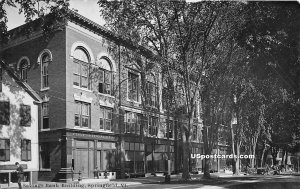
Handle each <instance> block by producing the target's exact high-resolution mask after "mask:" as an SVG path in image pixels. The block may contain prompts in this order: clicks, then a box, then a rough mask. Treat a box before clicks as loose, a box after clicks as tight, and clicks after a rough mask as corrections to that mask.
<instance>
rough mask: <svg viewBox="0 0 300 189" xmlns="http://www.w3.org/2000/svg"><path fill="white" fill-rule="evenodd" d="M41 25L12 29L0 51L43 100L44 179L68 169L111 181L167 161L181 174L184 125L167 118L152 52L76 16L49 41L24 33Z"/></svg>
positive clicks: (198, 147) (197, 140)
mask: <svg viewBox="0 0 300 189" xmlns="http://www.w3.org/2000/svg"><path fill="white" fill-rule="evenodd" d="M38 22H39V20H36V21H34V22H32V23H29V24H27V25H23V26H20V27H18V28H16V29H13V30H11V31H10V35H11V36H12V38H11V39H10V41H9V43H8V44H7V45H4V46H2V47H1V49H0V53H1V58H3V59H4V60H5V61H6V62H7V63H8V64H9V65H10V66H11V67H12V68H14V69H15V70H17V71H18V72H19V73H20V75H21V77H22V78H23V79H24V80H26V81H27V83H28V84H29V85H30V86H32V88H33V89H34V90H35V91H36V92H37V93H39V95H40V96H41V98H42V99H43V104H42V107H41V110H40V114H41V115H40V116H41V120H42V121H41V124H40V126H39V144H40V146H39V150H40V156H39V161H40V167H39V179H40V180H52V181H54V180H58V179H61V178H62V177H63V175H60V174H59V171H60V170H61V169H62V168H68V167H72V168H73V169H74V171H75V172H79V171H81V173H82V176H83V178H94V171H95V170H99V171H108V172H109V173H110V176H111V177H115V176H116V175H117V177H121V176H122V175H124V174H125V173H130V174H141V175H143V174H145V173H153V172H166V171H167V167H168V166H167V159H170V160H171V170H172V171H174V172H178V171H180V170H181V168H182V166H181V162H182V156H181V143H180V137H178V136H179V135H178V132H177V131H178V130H177V129H176V128H178V125H179V124H181V121H180V120H178V119H175V118H174V117H172V116H167V115H166V110H164V107H163V103H162V90H163V86H162V83H163V82H162V76H161V74H160V72H159V66H158V65H157V64H155V63H154V62H153V65H156V66H152V68H151V69H150V70H147V73H144V72H143V71H142V70H143V69H142V67H143V65H145V64H146V63H149V62H150V63H152V59H151V57H152V55H153V54H152V53H151V51H149V50H148V49H146V48H144V47H141V46H137V45H134V44H132V43H131V42H130V41H127V40H125V39H123V38H122V37H120V36H118V35H116V34H113V33H111V32H110V31H108V30H106V29H105V28H103V27H101V26H99V25H98V24H96V23H94V22H92V21H91V20H88V19H87V18H85V17H83V16H81V15H79V14H77V13H72V15H71V17H70V18H69V19H68V22H67V24H65V25H61V26H59V27H58V28H57V30H56V31H55V32H54V33H53V35H51V37H50V38H48V40H46V38H45V37H44V36H43V34H42V32H41V30H40V28H38V27H36V28H35V27H33V28H34V30H33V32H31V33H30V35H29V36H26V35H24V31H25V29H26V27H29V26H30V25H32V26H35V25H39V24H37V23H38ZM124 52H127V54H124ZM136 56H138V57H139V58H138V59H134V58H132V57H136ZM141 86H146V88H147V90H146V91H142V89H141ZM145 96H147V98H143V97H145ZM145 107H147V108H146V109H145ZM197 109H199V107H197ZM197 111H198V110H197ZM197 115H199V111H198V113H197ZM197 120H200V118H197ZM167 122H169V126H170V127H169V128H170V130H169V131H167V126H166V125H167ZM194 128H195V129H194V132H193V135H194V136H193V142H192V151H193V152H195V153H201V152H203V149H202V143H201V121H199V123H196V124H195V125H194ZM194 167H197V168H201V167H202V163H201V161H198V162H195V165H194Z"/></svg>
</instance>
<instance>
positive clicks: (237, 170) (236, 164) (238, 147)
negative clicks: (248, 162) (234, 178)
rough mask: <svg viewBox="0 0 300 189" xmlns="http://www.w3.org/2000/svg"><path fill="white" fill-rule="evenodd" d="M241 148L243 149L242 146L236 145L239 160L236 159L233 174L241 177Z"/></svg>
mask: <svg viewBox="0 0 300 189" xmlns="http://www.w3.org/2000/svg"><path fill="white" fill-rule="evenodd" d="M240 147H241V145H240V144H236V156H237V158H235V157H234V164H235V165H234V168H235V169H234V170H235V171H234V172H233V174H234V175H239V174H240V158H239V156H240Z"/></svg>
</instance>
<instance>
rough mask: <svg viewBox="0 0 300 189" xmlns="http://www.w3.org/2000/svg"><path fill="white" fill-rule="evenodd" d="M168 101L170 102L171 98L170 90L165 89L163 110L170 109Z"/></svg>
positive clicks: (163, 90) (163, 92)
mask: <svg viewBox="0 0 300 189" xmlns="http://www.w3.org/2000/svg"><path fill="white" fill-rule="evenodd" d="M168 101H169V96H168V89H167V88H166V87H164V88H163V89H162V108H163V109H164V110H166V109H167V108H168V104H167V103H168Z"/></svg>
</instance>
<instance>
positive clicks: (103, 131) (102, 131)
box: [98, 129, 114, 133]
mask: <svg viewBox="0 0 300 189" xmlns="http://www.w3.org/2000/svg"><path fill="white" fill-rule="evenodd" d="M98 132H101V133H114V132H112V131H106V130H101V129H99V130H98Z"/></svg>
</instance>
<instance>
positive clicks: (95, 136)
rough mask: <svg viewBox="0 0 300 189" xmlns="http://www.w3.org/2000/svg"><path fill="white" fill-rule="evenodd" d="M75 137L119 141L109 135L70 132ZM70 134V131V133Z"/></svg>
mask: <svg viewBox="0 0 300 189" xmlns="http://www.w3.org/2000/svg"><path fill="white" fill-rule="evenodd" d="M70 134H71V136H73V137H74V138H84V139H95V140H107V141H117V138H116V137H114V136H109V135H95V134H89V133H70ZM68 136H70V135H69V133H68Z"/></svg>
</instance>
